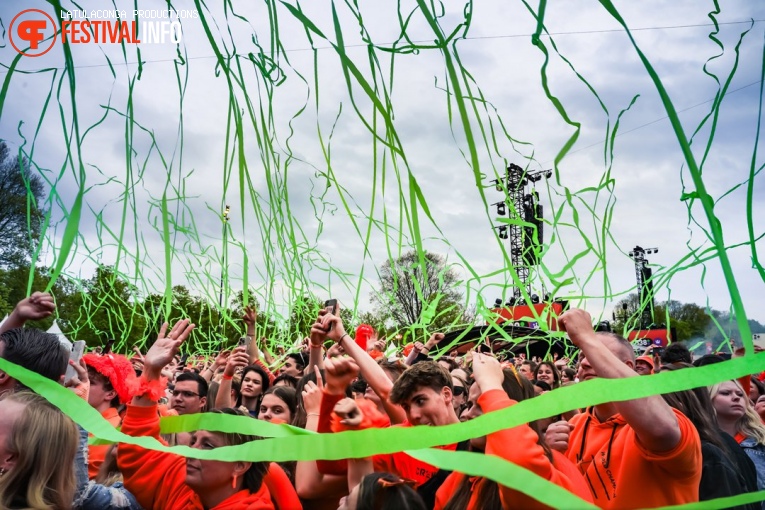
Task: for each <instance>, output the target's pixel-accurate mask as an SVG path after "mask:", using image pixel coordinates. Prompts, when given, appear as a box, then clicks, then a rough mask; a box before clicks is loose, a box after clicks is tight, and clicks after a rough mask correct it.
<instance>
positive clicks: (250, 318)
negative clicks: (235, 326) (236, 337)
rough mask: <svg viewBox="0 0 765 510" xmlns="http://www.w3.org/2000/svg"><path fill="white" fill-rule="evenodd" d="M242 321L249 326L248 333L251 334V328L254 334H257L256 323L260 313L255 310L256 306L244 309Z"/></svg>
mask: <svg viewBox="0 0 765 510" xmlns="http://www.w3.org/2000/svg"><path fill="white" fill-rule="evenodd" d="M242 320H243V321H244V323H245V324H246V325H247V332H248V333H249V332H250V328H252V332H253V333H254V332H255V321H257V320H258V311H257V310H256V309H255V307H254V306H245V307H244V316H243V317H242Z"/></svg>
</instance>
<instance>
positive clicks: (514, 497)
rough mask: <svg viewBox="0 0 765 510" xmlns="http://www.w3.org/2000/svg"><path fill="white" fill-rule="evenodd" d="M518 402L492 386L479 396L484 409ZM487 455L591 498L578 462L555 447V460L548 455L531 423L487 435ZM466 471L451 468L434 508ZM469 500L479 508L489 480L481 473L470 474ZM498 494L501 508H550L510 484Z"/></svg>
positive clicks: (440, 505) (441, 504)
mask: <svg viewBox="0 0 765 510" xmlns="http://www.w3.org/2000/svg"><path fill="white" fill-rule="evenodd" d="M514 404H516V402H515V401H514V400H511V399H510V398H509V397H508V396H507V393H505V392H504V391H502V390H499V389H497V390H490V391H487V392H485V393H483V394H482V395H481V396H480V397H479V398H478V405H479V406H481V409H482V410H483V412H484V413H489V412H491V411H497V410H499V409H504V408H506V407H510V406H512V405H514ZM485 453H486V454H487V455H496V456H497V457H502V458H503V459H505V460H507V461H510V462H512V463H513V464H516V465H518V466H521V467H524V468H526V469H528V470H529V471H532V472H534V473H536V474H538V475H539V476H541V477H543V478H545V479H547V480H549V481H551V482H553V483H554V484H556V485H559V486H561V487H563V488H564V489H566V490H568V491H570V492H572V493H574V494H576V495H577V496H579V497H580V498H582V499H584V500H585V501H588V502H590V503H591V502H592V494H590V489H589V488H588V487H587V483H586V482H585V480H584V478H583V477H582V474H581V473H580V472H579V471H578V470H577V469H576V466H575V465H574V464H573V463H572V462H571V461H570V460H568V459H567V458H566V457H565V456H564V455H563V454H562V453H560V452H556V451H553V452H552V454H553V460H552V462H551V461H550V459H548V458H547V455H545V451H544V449H543V448H542V447H541V446H539V436H538V435H537V433H536V432H534V430H533V429H532V428H531V427H529V426H528V425H520V426H518V427H514V428H511V429H502V430H499V431H497V432H494V433H492V434H489V435H488V436H486V452H485ZM464 477H465V475H464V474H462V473H458V472H456V471H454V472H452V473H451V474H450V475H449V476H448V477H447V478H446V481H444V483H443V485H441V487H440V488H439V489H438V492H437V493H436V506H435V510H440V509H442V508H444V507H445V506H446V504H447V503H448V502H449V500H450V499H451V498H452V496H453V495H454V493H455V492H456V490H457V488H458V487H459V486H460V484H461V483H462V480H463V479H464ZM470 482H471V492H472V495H471V496H470V501H469V502H468V506H467V510H480V508H479V506H478V495H479V493H480V489H481V486H482V485H483V484H484V483H485V482H486V479H485V478H482V477H471V480H470ZM499 498H500V500H501V501H502V508H524V509H529V508H549V507H548V506H546V505H543V504H541V503H540V502H538V501H537V500H535V499H534V498H531V497H529V496H527V495H525V494H523V493H521V492H518V491H516V490H513V489H511V488H509V487H505V486H502V485H500V486H499Z"/></svg>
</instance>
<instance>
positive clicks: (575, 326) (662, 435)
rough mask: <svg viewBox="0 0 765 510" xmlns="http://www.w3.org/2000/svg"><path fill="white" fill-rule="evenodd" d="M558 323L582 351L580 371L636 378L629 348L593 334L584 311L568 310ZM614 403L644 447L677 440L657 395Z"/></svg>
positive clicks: (656, 448) (658, 448) (666, 446)
mask: <svg viewBox="0 0 765 510" xmlns="http://www.w3.org/2000/svg"><path fill="white" fill-rule="evenodd" d="M558 325H559V326H560V327H561V329H563V330H564V331H565V332H566V333H568V336H569V338H570V339H571V342H572V343H573V344H574V345H576V346H577V347H579V348H580V349H581V350H582V353H583V354H584V358H583V359H582V361H581V364H582V369H580V370H585V371H586V370H587V369H591V370H593V371H594V372H595V374H596V375H597V376H598V377H603V378H606V379H620V378H626V377H639V376H638V374H637V372H635V370H634V367H635V360H634V354H633V353H632V351H631V350H630V347H629V346H626V345H622V344H621V343H619V341H618V340H616V339H615V338H613V337H612V336H610V335H608V334H598V333H595V331H593V329H592V318H591V317H590V314H589V313H587V312H586V311H584V310H580V309H571V310H568V311H567V312H565V313H564V314H563V315H561V317H560V318H559V319H558ZM585 373H586V372H585ZM613 406H614V408H615V409H616V411H617V412H618V413H620V414H621V415H622V416H623V417H624V419H625V420H627V423H629V425H630V427H632V428H633V430H634V431H635V434H636V435H637V437H638V439H639V440H640V443H641V444H642V445H643V446H644V447H645V448H646V449H648V450H650V451H653V452H665V451H669V450H672V449H673V448H674V447H675V446H677V445H678V444H679V443H680V439H681V432H680V425H679V423H678V421H677V417H676V416H675V413H674V411H672V408H671V407H670V406H669V405H668V404H667V403H666V402H665V401H664V399H663V398H661V396H660V395H652V396H650V397H645V398H641V399H637V400H628V401H626V402H614V403H613Z"/></svg>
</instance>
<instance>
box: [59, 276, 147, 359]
mask: <svg viewBox="0 0 765 510" xmlns="http://www.w3.org/2000/svg"><path fill="white" fill-rule="evenodd" d="M138 303H140V301H139V296H138V290H137V289H136V288H135V286H133V285H132V284H130V283H129V282H128V281H126V280H125V279H124V277H123V276H122V275H120V274H119V273H117V272H116V271H114V268H113V267H111V266H99V267H98V268H96V273H95V274H94V275H93V277H92V278H91V279H90V280H86V281H84V282H82V283H81V287H80V289H79V292H76V293H75V294H74V295H73V296H71V297H70V298H69V300H68V302H67V304H66V312H67V313H62V311H61V310H60V311H59V316H60V317H62V319H61V320H60V322H59V326H60V327H61V330H62V331H63V332H64V333H65V334H66V335H67V336H69V337H70V338H72V339H77V340H85V342H86V343H87V344H88V346H89V347H91V348H92V347H95V346H98V345H102V344H104V343H106V341H107V340H108V339H110V338H113V339H114V340H115V341H116V342H115V346H114V348H115V350H121V351H127V350H129V349H130V347H132V346H133V345H136V344H141V343H143V341H144V340H145V339H146V318H145V317H144V315H143V313H142V311H141V309H140V307H138V306H136V305H137V304H138Z"/></svg>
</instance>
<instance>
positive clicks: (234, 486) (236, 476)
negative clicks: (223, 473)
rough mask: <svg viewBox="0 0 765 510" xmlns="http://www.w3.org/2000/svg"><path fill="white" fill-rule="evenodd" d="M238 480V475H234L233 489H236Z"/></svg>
mask: <svg viewBox="0 0 765 510" xmlns="http://www.w3.org/2000/svg"><path fill="white" fill-rule="evenodd" d="M237 478H238V475H234V481H233V482H231V488H232V489H236V479H237Z"/></svg>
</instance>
